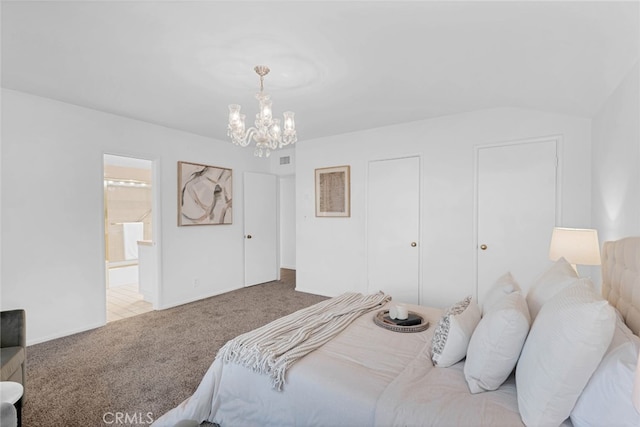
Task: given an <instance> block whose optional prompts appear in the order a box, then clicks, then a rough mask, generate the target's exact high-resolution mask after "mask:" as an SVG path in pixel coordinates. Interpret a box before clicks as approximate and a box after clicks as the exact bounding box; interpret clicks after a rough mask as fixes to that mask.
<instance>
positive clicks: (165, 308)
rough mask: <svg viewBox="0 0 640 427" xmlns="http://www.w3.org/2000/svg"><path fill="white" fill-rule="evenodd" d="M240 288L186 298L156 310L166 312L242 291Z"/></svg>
mask: <svg viewBox="0 0 640 427" xmlns="http://www.w3.org/2000/svg"><path fill="white" fill-rule="evenodd" d="M242 288H243V286H240V287H236V288H227V289H222V290H217V291H215V292H212V293H209V294H204V295H199V296H197V297H192V298H187V299H184V300H179V301H175V302H171V303H169V304H162V305H160V306H159V308H158V310H167V309H169V308H173V307H178V306H181V305H184V304H189V303H192V302H196V301H200V300H203V299H207V298H211V297H215V296H217V295H222V294H226V293H227V292H231V291H236V290H238V289H242Z"/></svg>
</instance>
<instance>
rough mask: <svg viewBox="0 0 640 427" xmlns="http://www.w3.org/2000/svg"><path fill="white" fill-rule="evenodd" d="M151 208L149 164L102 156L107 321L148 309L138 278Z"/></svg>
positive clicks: (149, 304)
mask: <svg viewBox="0 0 640 427" xmlns="http://www.w3.org/2000/svg"><path fill="white" fill-rule="evenodd" d="M152 207H153V162H151V161H150V160H144V159H137V158H132V157H123V156H116V155H111V154H105V155H104V221H105V263H106V273H107V274H106V286H107V289H106V292H107V322H112V321H115V320H121V319H125V318H127V317H132V316H136V315H138V314H142V313H146V312H148V311H151V310H153V306H152V300H151V296H150V295H145V293H144V292H143V289H141V286H140V280H139V277H140V258H141V257H142V256H143V254H142V252H143V251H145V250H146V249H145V248H144V247H145V246H146V245H149V244H150V243H152V242H153V234H152V233H153V227H152V225H153V224H152V220H153V215H152ZM141 248H142V249H141Z"/></svg>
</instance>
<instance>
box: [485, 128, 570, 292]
mask: <svg viewBox="0 0 640 427" xmlns="http://www.w3.org/2000/svg"><path fill="white" fill-rule="evenodd" d="M556 152H557V140H556V139H546V140H545V139H542V140H536V141H533V142H525V143H513V144H505V145H499V146H488V147H480V148H479V149H478V150H477V152H476V160H477V180H478V181H477V184H476V191H477V195H476V197H477V214H478V217H477V232H478V234H477V245H478V246H477V266H478V276H477V280H478V282H477V290H478V299H479V301H480V302H482V298H483V297H484V295H485V294H486V292H487V291H488V290H489V289H490V288H491V286H493V284H494V283H495V281H496V279H497V278H498V277H500V276H501V275H503V274H504V273H506V272H507V271H509V272H511V274H513V276H514V277H515V279H516V281H517V282H518V284H519V285H520V287H521V288H522V290H523V293H525V294H526V292H527V291H528V289H529V287H530V284H531V283H532V282H533V281H534V280H535V279H536V277H537V276H538V275H539V274H541V273H542V272H543V271H544V270H545V269H546V268H548V266H549V263H550V261H549V244H550V242H551V233H552V230H553V227H554V226H555V224H556V219H557V218H556V217H557V210H556V199H557V191H558V190H557V178H556V176H557V164H558V160H557V154H556Z"/></svg>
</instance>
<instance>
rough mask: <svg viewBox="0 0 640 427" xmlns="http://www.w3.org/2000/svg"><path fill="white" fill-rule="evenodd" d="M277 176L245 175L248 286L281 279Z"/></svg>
mask: <svg viewBox="0 0 640 427" xmlns="http://www.w3.org/2000/svg"><path fill="white" fill-rule="evenodd" d="M277 203H278V192H277V181H276V176H275V175H269V174H264V173H253V172H245V173H244V285H245V286H251V285H257V284H258V283H264V282H270V281H272V280H277V279H278V238H277V236H278V234H277V233H278V222H277V221H278V208H277Z"/></svg>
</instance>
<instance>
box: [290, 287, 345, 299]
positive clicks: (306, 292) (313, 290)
mask: <svg viewBox="0 0 640 427" xmlns="http://www.w3.org/2000/svg"><path fill="white" fill-rule="evenodd" d="M296 291H297V292H304V293H305V294H313V295H320V296H322V297H329V298H332V297H335V296H336V295H329V294H327V293H326V292H324V291H320V290H316V289H310V288H304V287H302V286H296Z"/></svg>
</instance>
